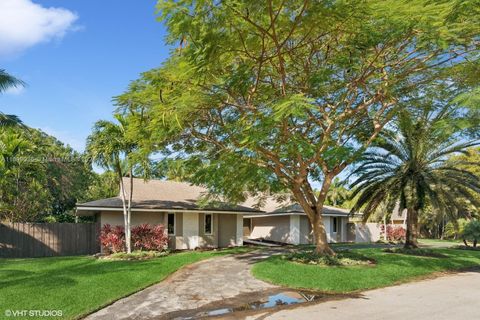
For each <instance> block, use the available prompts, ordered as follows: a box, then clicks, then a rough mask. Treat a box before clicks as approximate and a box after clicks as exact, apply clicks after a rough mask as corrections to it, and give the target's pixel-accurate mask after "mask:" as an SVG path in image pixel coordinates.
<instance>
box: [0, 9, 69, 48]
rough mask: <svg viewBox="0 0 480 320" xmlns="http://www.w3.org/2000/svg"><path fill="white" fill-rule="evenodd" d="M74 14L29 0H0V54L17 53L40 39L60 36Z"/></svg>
mask: <svg viewBox="0 0 480 320" xmlns="http://www.w3.org/2000/svg"><path fill="white" fill-rule="evenodd" d="M77 19H78V16H77V15H76V14H75V13H73V12H71V11H69V10H67V9H63V8H53V7H52V8H45V7H42V6H41V5H39V4H36V3H33V2H32V1H31V0H0V56H10V55H14V54H18V53H20V52H22V51H23V50H25V49H27V48H29V47H32V46H34V45H36V44H38V43H41V42H47V41H50V40H52V39H61V38H62V37H63V36H64V35H65V34H66V33H67V31H70V30H72V29H74V26H73V23H74V22H75V21H76V20H77Z"/></svg>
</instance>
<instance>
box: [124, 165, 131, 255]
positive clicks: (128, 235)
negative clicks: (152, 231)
mask: <svg viewBox="0 0 480 320" xmlns="http://www.w3.org/2000/svg"><path fill="white" fill-rule="evenodd" d="M129 174H130V177H129V178H130V192H129V195H128V210H127V225H128V229H125V241H126V242H127V252H128V253H130V252H131V250H132V249H131V248H132V232H131V221H132V200H133V170H132V168H131V167H130V172H129Z"/></svg>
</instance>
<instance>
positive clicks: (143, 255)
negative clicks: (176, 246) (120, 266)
mask: <svg viewBox="0 0 480 320" xmlns="http://www.w3.org/2000/svg"><path fill="white" fill-rule="evenodd" d="M166 255H168V252H167V251H162V252H159V251H133V252H132V253H125V252H117V253H112V254H111V255H109V256H107V257H105V258H106V259H109V260H147V259H153V258H158V257H163V256H166Z"/></svg>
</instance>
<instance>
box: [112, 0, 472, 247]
mask: <svg viewBox="0 0 480 320" xmlns="http://www.w3.org/2000/svg"><path fill="white" fill-rule="evenodd" d="M157 7H158V12H159V16H160V20H162V21H163V22H164V23H165V25H166V27H167V29H168V32H169V34H168V38H167V40H168V42H169V43H170V44H172V45H178V48H177V50H172V52H171V56H170V59H168V60H167V61H166V62H165V63H164V64H163V65H162V66H161V67H160V68H157V69H154V70H150V71H148V72H145V73H143V74H142V76H141V77H140V79H138V80H137V81H134V82H133V83H132V84H131V85H130V87H129V90H128V91H127V92H126V93H125V94H123V95H121V96H119V97H117V99H116V102H117V104H118V105H119V110H120V111H121V112H123V113H124V114H132V113H133V114H135V115H137V116H136V117H134V118H135V119H136V120H135V119H132V123H135V124H137V125H134V126H133V127H132V130H133V131H134V133H133V134H132V135H133V136H137V137H139V139H138V140H139V142H140V144H141V146H142V149H146V150H148V151H146V153H148V152H159V151H160V152H162V153H164V154H166V155H174V157H175V158H179V159H183V160H185V161H184V162H183V163H184V164H185V165H186V166H189V167H190V168H199V170H198V171H197V173H195V174H194V175H193V176H191V177H189V180H191V181H193V182H195V183H201V184H204V185H207V186H208V187H209V188H210V189H211V190H212V192H214V193H221V194H224V195H226V196H227V197H228V198H231V199H232V201H239V200H241V199H242V197H244V195H245V194H246V192H247V191H248V192H254V193H255V192H272V191H273V192H275V191H285V190H288V191H289V192H290V193H292V194H293V195H294V197H295V199H296V200H297V202H298V203H299V204H300V205H301V206H302V208H303V209H304V211H305V212H306V214H307V216H308V217H309V219H310V222H312V223H313V222H315V223H313V227H314V228H313V230H314V235H315V237H314V238H315V241H316V242H317V244H318V250H319V251H323V252H325V253H332V252H331V250H329V248H328V244H327V243H326V242H327V239H326V234H325V229H324V226H323V225H322V219H321V218H319V217H320V216H321V215H322V208H323V204H324V203H325V198H326V195H327V193H328V189H329V187H330V184H331V182H332V181H333V178H335V177H336V176H337V175H339V174H340V173H341V172H342V171H343V170H344V169H345V168H346V167H347V166H348V165H349V164H351V163H352V162H353V161H355V160H356V159H357V158H358V157H359V156H360V155H361V154H362V153H363V152H364V150H365V148H367V147H368V146H369V145H370V143H371V142H372V141H373V140H374V139H375V137H376V136H377V135H378V134H379V132H380V131H381V130H382V128H383V127H384V126H385V125H386V124H387V123H388V122H389V121H390V120H391V118H392V117H393V116H394V115H395V114H396V112H397V111H398V110H399V109H401V108H402V106H403V105H402V103H403V102H405V101H408V100H409V99H412V97H414V96H418V93H419V92H422V90H425V88H426V87H427V86H429V85H431V84H432V83H434V82H440V83H444V84H445V83H446V84H449V83H453V84H456V83H457V81H456V80H457V78H454V77H453V76H451V75H452V74H453V72H452V70H456V71H458V72H459V73H460V68H458V67H459V66H462V65H463V64H465V63H466V61H472V62H473V63H475V62H476V61H478V56H476V55H475V53H474V51H475V49H476V48H478V42H477V37H478V35H479V33H480V32H479V31H480V27H479V24H478V23H477V22H479V15H477V13H478V11H479V9H478V6H476V3H475V2H474V1H466V2H462V6H457V1H428V0H416V1H408V2H406V1H396V0H388V1H373V0H372V1H370V0H367V1H361V2H359V1H300V0H294V1H277V0H268V1H264V2H262V1H260V2H259V1H253V0H245V1H237V0H227V1H221V2H212V1H203V0H198V1H195V0H184V1H175V0H170V1H159V2H158V4H157ZM456 74H457V73H455V75H456ZM461 90H466V89H464V88H463V87H462V89H461ZM415 92H416V93H417V95H415V94H414V93H415ZM401 102H402V103H401ZM166 141H167V142H168V147H167V148H165V142H166ZM320 181H321V182H322V190H320V192H319V193H318V194H316V193H315V191H314V189H313V187H312V183H313V182H320Z"/></svg>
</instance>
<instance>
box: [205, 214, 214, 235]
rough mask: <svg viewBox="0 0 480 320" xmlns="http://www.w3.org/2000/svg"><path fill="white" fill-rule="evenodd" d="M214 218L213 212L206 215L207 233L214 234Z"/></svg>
mask: <svg viewBox="0 0 480 320" xmlns="http://www.w3.org/2000/svg"><path fill="white" fill-rule="evenodd" d="M212 230H213V218H212V215H211V214H206V215H205V234H212Z"/></svg>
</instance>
